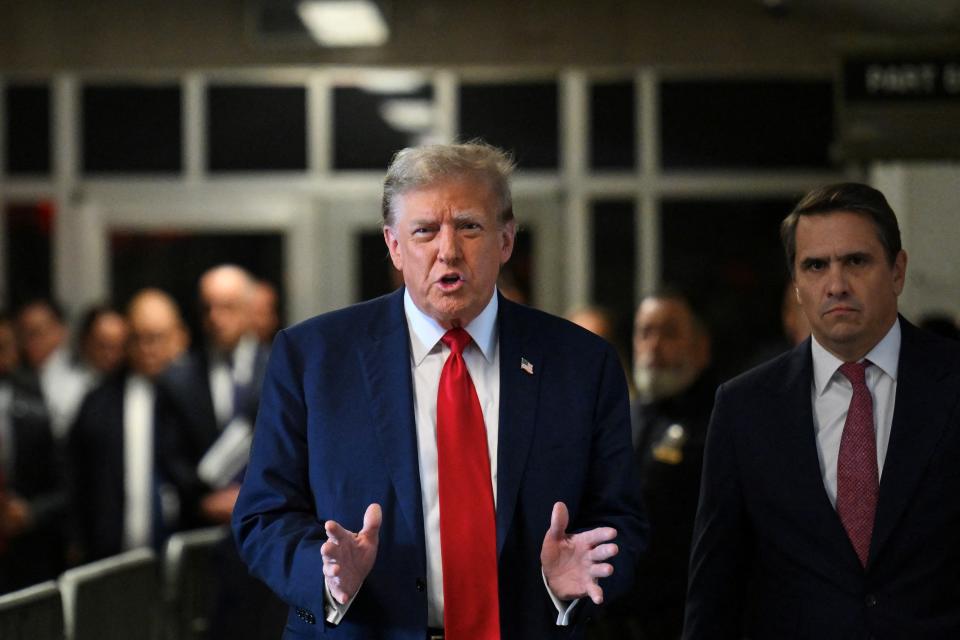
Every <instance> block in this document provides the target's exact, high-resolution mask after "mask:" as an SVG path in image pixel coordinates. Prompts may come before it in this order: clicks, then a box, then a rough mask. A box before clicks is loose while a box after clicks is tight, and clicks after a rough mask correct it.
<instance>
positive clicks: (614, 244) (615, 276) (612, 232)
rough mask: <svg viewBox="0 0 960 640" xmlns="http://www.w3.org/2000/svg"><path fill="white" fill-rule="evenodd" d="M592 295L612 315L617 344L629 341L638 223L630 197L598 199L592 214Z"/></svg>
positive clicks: (635, 277)
mask: <svg viewBox="0 0 960 640" xmlns="http://www.w3.org/2000/svg"><path fill="white" fill-rule="evenodd" d="M591 234H592V241H591V242H592V246H593V281H592V284H591V292H592V294H591V299H592V300H593V302H594V304H597V305H600V306H602V307H605V308H607V309H608V310H610V312H612V313H613V315H614V323H615V331H616V338H617V343H618V345H617V346H618V347H620V346H621V345H626V344H630V342H629V336H630V335H631V326H632V318H633V310H634V307H635V306H636V303H635V300H634V292H635V291H636V290H637V289H636V284H637V269H636V264H637V249H636V238H637V226H636V217H635V216H634V203H633V201H632V200H601V201H598V202H594V203H593V211H592V214H591Z"/></svg>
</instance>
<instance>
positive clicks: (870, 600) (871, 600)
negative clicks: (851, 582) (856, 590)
mask: <svg viewBox="0 0 960 640" xmlns="http://www.w3.org/2000/svg"><path fill="white" fill-rule="evenodd" d="M863 603H864V604H865V605H867V606H868V607H875V606H877V596H875V595H873V594H872V593H868V594H867V597H866V598H864V599H863Z"/></svg>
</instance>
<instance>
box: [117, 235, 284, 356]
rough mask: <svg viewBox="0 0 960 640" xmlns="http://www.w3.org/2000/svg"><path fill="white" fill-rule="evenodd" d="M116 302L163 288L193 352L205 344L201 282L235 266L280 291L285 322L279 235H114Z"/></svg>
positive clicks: (123, 303) (281, 308) (280, 301)
mask: <svg viewBox="0 0 960 640" xmlns="http://www.w3.org/2000/svg"><path fill="white" fill-rule="evenodd" d="M110 256H111V264H110V282H111V285H112V286H111V292H110V293H111V296H112V299H113V300H114V301H115V302H117V303H118V304H120V305H126V303H127V302H128V301H129V300H130V298H132V297H133V295H134V294H135V293H136V292H137V291H139V290H140V289H142V288H144V287H159V288H161V289H163V290H165V291H167V292H168V293H170V294H171V295H172V296H173V297H174V299H176V301H177V302H178V303H179V304H180V307H181V310H182V311H183V314H184V316H183V317H184V319H185V320H186V321H187V323H188V325H189V326H190V330H191V334H192V336H193V344H194V346H198V345H199V344H200V343H201V342H202V339H201V336H202V335H203V334H202V333H201V332H200V324H199V309H198V308H197V281H198V280H199V278H200V276H201V275H202V274H203V272H204V271H206V270H207V269H209V268H210V267H214V266H216V265H218V264H223V263H231V264H236V265H239V266H241V267H243V268H244V269H247V270H248V271H249V272H250V273H251V274H253V276H254V277H256V278H259V279H263V280H266V281H268V282H270V283H271V284H273V285H274V286H275V287H276V288H277V296H278V299H279V309H278V311H279V313H280V317H284V309H283V307H284V300H286V295H285V293H284V279H283V237H282V236H281V235H280V234H279V233H194V232H192V231H191V232H186V231H176V230H171V231H122V230H118V231H114V232H112V233H111V234H110Z"/></svg>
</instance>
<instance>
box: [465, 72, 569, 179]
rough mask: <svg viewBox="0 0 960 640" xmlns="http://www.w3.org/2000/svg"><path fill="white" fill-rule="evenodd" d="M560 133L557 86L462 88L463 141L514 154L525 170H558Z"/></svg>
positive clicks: (482, 85) (521, 85) (480, 86)
mask: <svg viewBox="0 0 960 640" xmlns="http://www.w3.org/2000/svg"><path fill="white" fill-rule="evenodd" d="M557 132H558V119H557V84H556V83H555V82H532V83H526V84H464V85H461V87H460V137H461V138H463V139H465V140H469V139H470V138H477V137H479V138H483V139H484V140H486V141H487V142H489V143H490V144H492V145H495V146H498V147H502V148H504V149H509V150H511V151H513V152H514V154H515V157H516V160H517V164H518V166H519V167H520V168H522V169H555V168H556V167H557V166H558V164H559V162H558V158H559V142H558V139H559V138H558V133H557Z"/></svg>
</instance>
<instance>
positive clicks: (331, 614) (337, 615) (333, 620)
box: [323, 580, 363, 624]
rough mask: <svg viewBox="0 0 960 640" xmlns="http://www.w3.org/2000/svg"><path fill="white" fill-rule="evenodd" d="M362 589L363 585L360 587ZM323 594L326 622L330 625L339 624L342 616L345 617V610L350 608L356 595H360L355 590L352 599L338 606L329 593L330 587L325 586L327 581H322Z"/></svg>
mask: <svg viewBox="0 0 960 640" xmlns="http://www.w3.org/2000/svg"><path fill="white" fill-rule="evenodd" d="M360 586H361V587H363V585H362V584H361V585H360ZM323 593H324V596H325V598H324V599H325V600H326V606H325V607H324V608H325V609H326V614H327V615H326V620H327V622H329V623H330V624H340V621H341V620H343V616H345V615H347V609H349V608H350V605H351V604H353V601H354V600H355V599H356V598H357V593H360V589H357V593H355V594H353V597H352V598H350V599H349V600H347V603H346V604H340V603H339V602H337V599H336V598H334V597H333V594H332V593H330V587H328V586H327V581H326V580H324V581H323Z"/></svg>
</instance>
